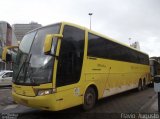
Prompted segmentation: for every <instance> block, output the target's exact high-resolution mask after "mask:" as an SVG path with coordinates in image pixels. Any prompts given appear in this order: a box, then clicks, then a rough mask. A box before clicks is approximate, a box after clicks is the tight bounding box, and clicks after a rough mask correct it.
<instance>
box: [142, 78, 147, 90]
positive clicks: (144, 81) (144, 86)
mask: <svg viewBox="0 0 160 119" xmlns="http://www.w3.org/2000/svg"><path fill="white" fill-rule="evenodd" d="M142 88H143V90H144V89H145V88H146V80H145V79H144V80H143V86H142Z"/></svg>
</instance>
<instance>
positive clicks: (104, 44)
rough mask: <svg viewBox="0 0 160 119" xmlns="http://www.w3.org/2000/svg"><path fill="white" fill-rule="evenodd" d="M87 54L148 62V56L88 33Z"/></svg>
mask: <svg viewBox="0 0 160 119" xmlns="http://www.w3.org/2000/svg"><path fill="white" fill-rule="evenodd" d="M87 54H88V56H91V57H99V58H107V59H113V60H119V61H126V62H132V63H139V64H147V65H148V64H149V57H148V56H147V55H145V54H142V53H140V52H138V51H135V50H132V49H130V48H128V47H126V46H123V45H120V44H118V43H116V42H113V41H110V40H108V39H104V38H102V37H99V36H96V35H93V34H91V33H89V34H88V53H87Z"/></svg>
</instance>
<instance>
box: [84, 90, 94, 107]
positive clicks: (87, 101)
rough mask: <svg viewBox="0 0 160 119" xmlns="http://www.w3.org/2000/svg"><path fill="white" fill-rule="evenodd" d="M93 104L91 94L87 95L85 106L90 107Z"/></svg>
mask: <svg viewBox="0 0 160 119" xmlns="http://www.w3.org/2000/svg"><path fill="white" fill-rule="evenodd" d="M93 103H94V96H93V94H92V93H88V94H87V96H86V104H87V105H92V104H93Z"/></svg>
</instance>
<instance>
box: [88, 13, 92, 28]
mask: <svg viewBox="0 0 160 119" xmlns="http://www.w3.org/2000/svg"><path fill="white" fill-rule="evenodd" d="M88 15H89V16H90V29H91V16H92V15H93V13H89V14H88Z"/></svg>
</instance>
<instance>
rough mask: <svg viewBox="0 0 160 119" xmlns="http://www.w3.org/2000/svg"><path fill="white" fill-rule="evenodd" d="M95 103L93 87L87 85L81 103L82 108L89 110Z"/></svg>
mask: <svg viewBox="0 0 160 119" xmlns="http://www.w3.org/2000/svg"><path fill="white" fill-rule="evenodd" d="M95 103H96V93H95V90H94V88H92V87H89V88H88V89H87V90H86V92H85V95H84V104H83V109H84V110H85V111H87V110H90V109H92V108H93V107H94V105H95Z"/></svg>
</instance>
